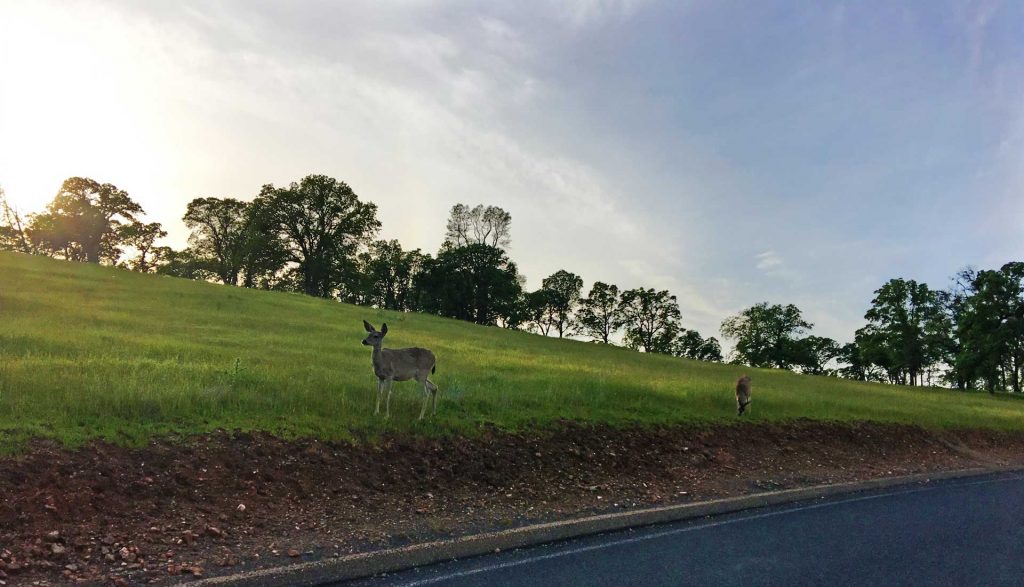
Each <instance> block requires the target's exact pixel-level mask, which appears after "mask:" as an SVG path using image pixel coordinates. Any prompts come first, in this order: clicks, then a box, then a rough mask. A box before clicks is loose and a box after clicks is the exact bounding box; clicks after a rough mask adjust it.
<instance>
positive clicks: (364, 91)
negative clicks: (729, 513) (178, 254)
mask: <svg viewBox="0 0 1024 587" xmlns="http://www.w3.org/2000/svg"><path fill="white" fill-rule="evenodd" d="M311 173H321V174H326V175H330V176H332V177H336V178H338V179H340V180H343V181H346V182H347V183H348V184H349V185H351V186H352V188H353V189H354V190H355V192H356V193H357V194H358V195H359V197H360V198H362V199H364V200H369V201H372V202H375V203H376V204H377V205H378V207H379V217H380V220H381V221H382V223H383V228H382V231H381V233H380V236H381V237H382V238H388V239H391V238H397V239H399V240H400V241H401V242H402V244H403V246H405V247H406V248H421V249H423V250H424V251H427V252H435V251H436V250H437V248H438V247H439V245H440V243H441V241H442V239H443V232H444V225H445V219H446V217H447V214H448V210H449V209H450V208H451V206H452V205H454V204H456V203H459V202H462V203H466V204H470V205H473V204H477V203H483V204H493V205H497V206H501V207H502V208H504V209H506V210H507V211H509V212H510V213H511V214H512V244H511V247H510V251H509V252H510V255H511V257H512V258H513V260H514V261H516V263H517V264H518V266H519V269H520V272H521V273H523V274H524V275H525V276H526V277H527V279H528V281H527V285H528V287H530V288H535V287H537V286H539V284H540V280H541V279H542V278H543V277H544V276H546V275H549V274H551V273H553V272H555V271H557V270H559V269H567V270H570V271H573V272H575V273H577V274H579V275H581V276H582V277H583V279H584V281H585V282H586V286H587V287H588V288H589V286H590V284H591V283H592V282H593V281H595V280H600V281H605V282H608V283H614V284H617V285H619V286H620V287H621V288H632V287H640V286H643V287H655V288H658V289H668V290H669V291H671V292H672V293H673V294H675V295H676V296H678V299H679V304H680V307H681V310H682V313H683V325H684V326H685V327H687V328H695V329H697V330H699V331H700V332H701V333H702V334H704V335H705V336H708V335H715V336H718V327H719V325H720V323H721V321H722V319H724V318H725V317H727V316H729V315H732V314H735V313H737V312H738V311H740V310H742V309H743V308H745V307H748V306H750V305H752V304H755V303H758V302H762V301H768V302H771V303H793V304H796V305H797V306H798V307H800V308H801V310H803V312H804V315H805V317H806V318H807V319H808V320H809V321H811V322H813V323H814V324H815V329H814V332H815V333H816V334H819V335H823V336H831V337H833V338H836V339H837V340H840V341H847V340H850V339H851V338H852V335H853V331H854V330H855V329H856V328H858V327H860V326H861V325H862V324H863V315H864V312H865V311H866V309H867V307H868V305H869V304H870V301H871V298H872V292H873V291H874V290H875V289H877V288H878V287H880V286H881V285H882V284H883V283H884V282H885V281H887V280H888V279H890V278H894V277H904V278H908V279H917V280H919V281H925V282H927V283H929V284H930V285H932V286H933V287H945V286H947V285H948V283H949V277H950V276H951V275H952V274H953V273H954V272H955V271H957V270H959V269H961V268H963V267H965V266H975V267H980V268H987V267H997V266H999V265H1001V264H1002V263H1004V262H1006V261H1009V260H1022V259H1024V231H1022V228H1024V189H1022V188H1024V3H1022V2H1015V1H1012V2H1011V1H1006V2H1000V1H997V0H993V1H961V0H958V1H946V0H920V1H916V2H892V1H889V0H883V1H871V0H866V1H857V2H853V1H851V2H841V1H836V2H826V1H820V2H819V1H814V2H812V1H803V2H801V1H786V2H775V1H770V0H766V1H758V2H749V1H748V2H738V1H731V0H707V1H697V0H693V1H687V0H674V1H669V2H655V1H644V0H621V1H619V0H559V1H554V0H552V1H538V2H527V1H524V2H505V1H495V2H443V1H441V2H433V1H427V0H396V1H393V2H382V1H380V0H367V1H355V0H353V1H346V2H334V1H326V0H325V1H304V2H285V1H283V0H282V1H280V2H267V1H261V0H235V1H221V2H212V1H205V0H203V1H192V0H176V1H175V2H137V1H117V0H104V1H97V0H83V1H76V2H74V3H66V2H49V1H47V0H33V1H31V2H29V1H16V0H0V187H2V188H3V189H4V190H5V192H6V194H7V197H8V198H9V199H10V200H11V201H12V202H13V203H14V204H16V205H17V206H18V207H19V208H20V209H21V210H22V211H25V212H32V211H38V210H40V209H42V208H43V206H44V205H45V204H46V202H48V201H49V200H50V199H52V197H53V196H54V194H55V193H56V192H57V189H58V188H59V186H60V184H61V182H62V181H63V180H64V179H65V178H67V177H71V176H75V175H81V176H87V177H91V178H93V179H96V180H98V181H101V182H109V183H113V184H115V185H117V186H118V187H120V188H122V189H125V190H127V191H128V192H129V193H130V195H131V196H132V197H133V198H134V199H135V200H136V201H138V202H139V203H140V204H141V205H142V206H143V208H144V209H145V210H146V212H147V213H148V216H147V218H148V219H149V220H156V221H159V222H162V223H163V224H164V226H165V228H166V229H167V230H168V231H169V233H170V234H169V237H168V239H167V243H166V244H170V245H171V246H174V247H182V246H184V245H185V244H186V240H187V237H188V231H187V230H186V229H185V227H184V225H183V224H182V222H181V216H182V214H184V211H185V206H186V203H187V202H188V201H189V200H191V199H193V198H196V197H207V196H213V197H235V198H241V199H251V198H253V197H255V196H256V194H257V193H258V191H259V188H260V186H261V185H263V184H267V183H273V184H275V185H284V184H287V183H290V182H292V181H297V180H299V179H301V178H302V177H303V176H305V175H308V174H311Z"/></svg>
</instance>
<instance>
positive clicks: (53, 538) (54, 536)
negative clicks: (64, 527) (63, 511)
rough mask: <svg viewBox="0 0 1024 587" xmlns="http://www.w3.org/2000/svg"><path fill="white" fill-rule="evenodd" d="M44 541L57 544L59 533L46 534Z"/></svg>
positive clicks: (55, 531)
mask: <svg viewBox="0 0 1024 587" xmlns="http://www.w3.org/2000/svg"><path fill="white" fill-rule="evenodd" d="M46 539H47V540H49V541H50V542H57V541H58V540H60V532H58V531H57V530H54V531H53V532H47V533H46Z"/></svg>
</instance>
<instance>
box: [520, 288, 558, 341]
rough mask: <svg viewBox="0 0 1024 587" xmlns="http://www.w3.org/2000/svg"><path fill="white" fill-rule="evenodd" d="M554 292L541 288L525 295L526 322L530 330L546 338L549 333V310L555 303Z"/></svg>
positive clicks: (551, 323)
mask: <svg viewBox="0 0 1024 587" xmlns="http://www.w3.org/2000/svg"><path fill="white" fill-rule="evenodd" d="M553 296H554V292H552V291H551V290H549V289H544V288H543V287H542V288H540V289H538V290H537V291H531V292H528V293H526V294H525V304H526V320H525V321H524V322H525V323H526V324H528V325H529V328H530V330H532V331H534V332H536V333H538V334H541V335H543V336H547V335H548V334H549V333H550V332H551V327H552V325H553V322H552V321H551V308H552V306H554V304H555V302H554V300H553V299H552V297H553Z"/></svg>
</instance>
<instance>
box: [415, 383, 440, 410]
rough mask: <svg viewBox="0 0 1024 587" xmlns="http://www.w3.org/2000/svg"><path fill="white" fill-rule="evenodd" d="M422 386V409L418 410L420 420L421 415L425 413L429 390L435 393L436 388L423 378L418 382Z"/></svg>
mask: <svg viewBox="0 0 1024 587" xmlns="http://www.w3.org/2000/svg"><path fill="white" fill-rule="evenodd" d="M419 381H420V383H422V384H423V407H422V408H421V409H420V420H422V419H423V415H424V414H426V413H427V401H428V400H429V399H430V392H431V388H433V390H434V391H435V392H436V390H437V388H436V387H434V384H433V383H431V382H430V380H429V379H427V378H426V377H424V378H423V379H420V380H419Z"/></svg>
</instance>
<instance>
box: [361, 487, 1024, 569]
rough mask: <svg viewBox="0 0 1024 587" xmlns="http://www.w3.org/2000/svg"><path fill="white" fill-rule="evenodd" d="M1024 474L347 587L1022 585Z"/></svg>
mask: <svg viewBox="0 0 1024 587" xmlns="http://www.w3.org/2000/svg"><path fill="white" fill-rule="evenodd" d="M1021 584H1024V476H1020V475H998V476H990V477H985V478H974V479H970V480H959V481H948V482H941V483H934V484H928V485H918V486H913V487H905V488H900V489H896V490H889V491H885V492H879V493H863V494H856V495H853V496H846V497H839V498H834V499H829V500H824V501H816V502H811V503H797V504H790V505H786V506H779V507H772V508H763V509H758V510H752V511H747V512H741V513H738V514H732V515H727V516H717V517H713V518H705V519H702V520H692V521H688V522H680V523H675V524H668V525H660V526H653V527H648V528H641V529H637V530H629V531H623V532H615V533H609V534H604V535H599V536H592V537H588V538H582V539H577V540H570V541H566V542H560V543H555V544H550V545H544V546H538V547H534V548H527V549H521V550H516V551H510V552H503V553H498V554H494V555H487V556H482V557H475V558H472V559H466V560H460V561H451V562H447V563H441V564H437V565H432V566H428V567H421V568H418V569H412V570H409V571H403V572H400V573H396V574H392V575H387V576H383V577H375V578H372V579H364V580H360V581H356V582H350V583H347V585H353V586H361V587H370V586H374V587H378V586H397V585H404V586H409V587H412V586H420V585H424V586H426V585H430V586H455V585H458V586H468V585H473V586H484V587H498V586H502V585H665V586H669V585H671V586H678V585H743V586H745V587H749V586H751V585H1021Z"/></svg>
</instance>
